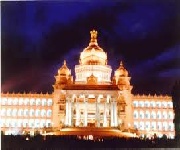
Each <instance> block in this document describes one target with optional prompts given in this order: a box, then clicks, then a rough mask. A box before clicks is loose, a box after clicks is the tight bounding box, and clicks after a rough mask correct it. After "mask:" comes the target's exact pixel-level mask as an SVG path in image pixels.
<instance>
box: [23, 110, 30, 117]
mask: <svg viewBox="0 0 180 150" xmlns="http://www.w3.org/2000/svg"><path fill="white" fill-rule="evenodd" d="M28 115H29V112H28V109H25V110H24V116H26V117H27V116H28Z"/></svg>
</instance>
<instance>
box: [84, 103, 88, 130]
mask: <svg viewBox="0 0 180 150" xmlns="http://www.w3.org/2000/svg"><path fill="white" fill-rule="evenodd" d="M84 105H85V110H84V126H85V127H87V102H85V104H84Z"/></svg>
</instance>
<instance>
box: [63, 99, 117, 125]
mask: <svg viewBox="0 0 180 150" xmlns="http://www.w3.org/2000/svg"><path fill="white" fill-rule="evenodd" d="M107 98H109V97H107ZM84 99H85V98H84ZM84 105H85V107H84V122H83V123H84V126H85V127H86V126H87V123H88V121H87V119H88V113H87V110H88V106H87V105H88V103H87V102H84ZM110 110H111V114H110V116H111V117H110V126H111V127H117V126H118V124H117V122H118V121H117V118H118V117H117V103H116V102H114V101H113V102H111V103H110ZM106 114H107V103H106V102H105V103H104V111H103V127H108V120H107V115H106ZM72 116H73V115H72V102H71V101H70V100H69V99H67V101H66V116H65V125H67V126H72ZM80 116H81V114H80V108H79V103H78V102H77V107H76V121H75V126H80V119H81V118H80ZM95 120H96V121H97V126H98V127H99V126H100V111H99V106H98V103H96V113H95Z"/></svg>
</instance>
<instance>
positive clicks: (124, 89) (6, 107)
mask: <svg viewBox="0 0 180 150" xmlns="http://www.w3.org/2000/svg"><path fill="white" fill-rule="evenodd" d="M90 33H91V40H90V43H89V46H88V47H86V48H85V49H84V50H83V51H82V52H81V54H80V59H79V64H78V65H76V66H75V80H74V79H73V76H72V75H71V70H70V69H69V68H68V67H67V64H66V61H64V64H63V65H62V67H61V68H60V69H59V70H58V74H57V75H56V76H55V80H56V81H55V84H54V85H53V87H54V92H53V93H52V94H2V95H1V96H2V98H1V117H2V118H1V123H0V125H1V128H2V130H4V131H6V132H11V133H12V132H14V133H15V132H16V131H21V130H22V129H26V130H29V131H31V130H34V129H37V130H40V129H42V128H44V127H47V128H48V127H53V128H66V127H76V128H79V127H84V128H86V127H97V128H118V129H119V130H121V131H130V129H137V130H138V132H139V134H140V135H142V134H154V133H156V134H157V135H159V136H162V135H163V134H166V135H167V136H168V137H174V124H173V118H174V112H173V105H172V98H171V97H169V96H156V95H155V96H151V95H148V96H147V95H146V96H145V95H142V96H139V95H133V94H132V92H131V90H132V88H133V87H132V85H131V84H130V79H131V77H129V75H128V71H127V70H126V69H125V68H124V65H123V63H122V62H120V65H119V68H117V70H115V71H114V73H113V77H111V74H112V68H111V66H110V65H108V59H107V53H105V52H104V50H103V49H102V48H100V47H99V45H98V42H97V31H94V30H93V31H91V32H90ZM20 129H21V130H20ZM16 133H17V132H16Z"/></svg>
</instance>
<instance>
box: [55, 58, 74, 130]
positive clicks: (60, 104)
mask: <svg viewBox="0 0 180 150" xmlns="http://www.w3.org/2000/svg"><path fill="white" fill-rule="evenodd" d="M55 79H56V81H55V84H54V85H53V87H54V93H53V97H54V98H53V99H54V103H53V114H54V115H53V126H54V127H60V126H62V125H63V124H64V121H65V113H66V91H65V90H63V88H64V87H65V86H66V85H70V84H73V77H72V76H71V70H70V69H69V68H68V67H67V64H66V61H65V60H64V64H63V65H62V66H61V68H60V69H59V70H58V74H57V75H56V76H55Z"/></svg>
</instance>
